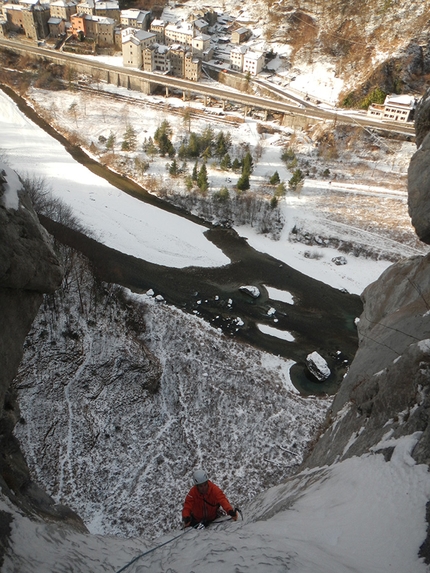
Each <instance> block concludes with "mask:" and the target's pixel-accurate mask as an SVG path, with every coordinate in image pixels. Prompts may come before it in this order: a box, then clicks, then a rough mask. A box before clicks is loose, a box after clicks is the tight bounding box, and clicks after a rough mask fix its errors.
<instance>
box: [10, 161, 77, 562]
mask: <svg viewBox="0 0 430 573" xmlns="http://www.w3.org/2000/svg"><path fill="white" fill-rule="evenodd" d="M61 278H62V269H61V266H60V264H59V262H58V260H57V258H56V256H55V254H54V251H53V249H52V246H51V244H50V240H49V237H48V234H47V233H46V231H45V230H44V229H43V227H41V225H40V224H39V222H38V219H37V216H36V214H35V212H34V210H33V207H32V205H31V202H30V200H29V199H28V197H27V196H26V195H25V194H24V193H23V192H22V185H21V182H20V180H19V178H18V177H17V175H16V174H15V173H14V172H13V171H12V170H11V169H10V168H8V167H7V166H6V165H2V164H0V324H1V329H0V356H1V360H2V362H1V367H0V486H1V490H2V492H3V494H4V495H6V496H7V497H9V499H10V500H11V501H12V502H13V503H14V504H15V505H17V506H18V507H19V508H21V509H22V510H24V511H25V512H26V513H27V514H28V515H39V516H44V517H45V518H49V519H60V520H63V519H64V520H65V521H70V522H73V523H75V524H76V525H77V526H78V527H80V528H81V529H84V526H83V524H82V522H81V521H80V520H79V518H78V517H77V516H76V515H75V514H73V513H72V512H71V511H70V510H68V509H67V508H65V507H62V506H58V505H55V503H54V502H53V500H52V499H51V498H50V497H49V496H48V495H46V493H44V492H43V491H42V490H41V489H40V488H39V487H38V486H37V485H36V484H35V483H34V482H33V481H32V480H31V478H30V474H29V471H28V468H27V464H26V462H25V460H24V458H23V456H22V454H21V451H20V447H19V444H18V442H17V440H16V439H15V438H14V436H13V434H12V432H13V429H14V427H15V424H16V421H17V418H18V417H19V411H18V408H17V406H16V404H15V402H14V400H13V397H12V395H11V392H10V384H11V382H12V380H13V378H14V376H15V374H16V371H17V369H18V366H19V363H20V361H21V358H22V353H23V343H24V340H25V337H26V336H27V334H28V331H29V329H30V327H31V325H32V322H33V320H34V317H35V316H36V314H37V312H38V309H39V306H40V304H41V302H42V298H43V293H46V292H53V291H54V290H55V289H56V288H57V287H58V285H59V284H60V282H61ZM10 521H11V518H10V516H9V515H8V514H7V513H6V512H4V511H2V512H1V514H0V522H1V523H2V525H3V527H1V528H0V564H1V561H2V555H3V552H4V549H5V547H6V545H7V536H8V527H9V525H8V524H9V523H10Z"/></svg>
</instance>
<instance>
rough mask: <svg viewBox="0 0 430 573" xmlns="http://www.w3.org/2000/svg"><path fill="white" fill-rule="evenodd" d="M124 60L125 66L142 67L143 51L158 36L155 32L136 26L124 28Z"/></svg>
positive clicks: (122, 33)
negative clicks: (139, 28)
mask: <svg viewBox="0 0 430 573" xmlns="http://www.w3.org/2000/svg"><path fill="white" fill-rule="evenodd" d="M121 35H122V60H123V64H124V66H125V67H128V68H142V66H143V52H144V50H145V48H147V47H148V46H150V45H151V44H155V42H156V40H157V37H156V34H154V32H146V31H145V30H138V29H136V28H126V29H125V30H122V32H121Z"/></svg>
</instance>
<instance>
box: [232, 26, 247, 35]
mask: <svg viewBox="0 0 430 573" xmlns="http://www.w3.org/2000/svg"><path fill="white" fill-rule="evenodd" d="M234 32H235V33H236V34H246V33H247V32H250V29H249V28H245V27H242V28H238V29H237V30H234Z"/></svg>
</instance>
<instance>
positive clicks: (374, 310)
mask: <svg viewBox="0 0 430 573" xmlns="http://www.w3.org/2000/svg"><path fill="white" fill-rule="evenodd" d="M363 299H364V303H365V304H364V312H363V314H362V315H361V317H360V321H359V323H358V333H359V350H358V351H357V354H356V356H355V358H354V360H353V362H352V364H351V368H350V370H349V372H348V374H347V376H346V377H345V379H344V382H343V383H342V386H341V388H340V390H339V392H338V394H337V396H336V398H335V400H334V403H333V406H332V409H331V411H330V414H329V416H328V418H327V422H326V430H325V433H324V434H323V436H322V437H321V438H320V440H319V441H318V443H317V445H316V447H315V448H314V450H313V452H312V454H311V456H310V457H309V459H308V460H307V462H306V465H307V466H310V467H317V466H322V465H324V464H332V463H334V462H335V461H342V460H344V459H346V458H350V457H352V456H360V455H363V454H365V453H369V452H371V451H373V449H374V448H375V447H377V444H378V443H379V442H382V441H383V438H384V437H387V436H389V437H390V438H391V439H393V440H396V439H397V438H401V437H403V436H409V435H412V434H414V433H415V432H417V433H418V435H419V436H420V437H419V439H418V440H417V444H416V446H415V447H414V449H413V451H412V453H411V455H412V457H413V459H414V460H415V461H416V463H421V464H427V465H430V303H429V301H430V256H428V255H427V256H425V257H415V258H412V259H407V260H405V261H402V262H399V263H397V264H395V265H393V266H391V267H389V268H388V269H387V270H386V271H385V272H384V273H383V274H382V275H381V277H380V279H379V280H378V281H376V282H375V283H373V284H372V285H370V286H369V287H368V288H367V289H366V290H365V291H364V293H363ZM393 449H394V448H390V447H387V448H386V450H385V456H386V459H387V460H389V459H390V457H391V455H392V453H393ZM426 557H427V558H430V553H429V552H427V555H426Z"/></svg>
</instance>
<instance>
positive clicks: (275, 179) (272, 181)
mask: <svg viewBox="0 0 430 573" xmlns="http://www.w3.org/2000/svg"><path fill="white" fill-rule="evenodd" d="M269 181H270V185H277V184H278V183H280V182H281V179H280V178H279V173H278V172H277V171H275V173H274V174H273V175H272V177H271V178H270V179H269Z"/></svg>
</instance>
